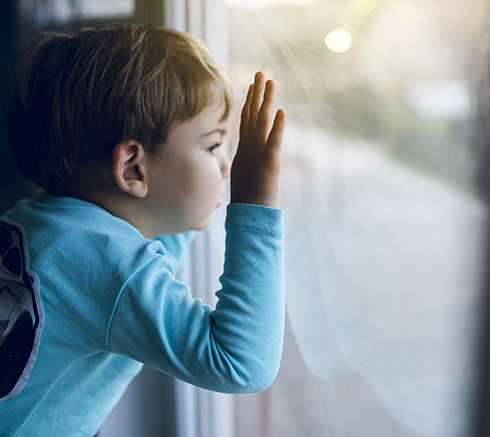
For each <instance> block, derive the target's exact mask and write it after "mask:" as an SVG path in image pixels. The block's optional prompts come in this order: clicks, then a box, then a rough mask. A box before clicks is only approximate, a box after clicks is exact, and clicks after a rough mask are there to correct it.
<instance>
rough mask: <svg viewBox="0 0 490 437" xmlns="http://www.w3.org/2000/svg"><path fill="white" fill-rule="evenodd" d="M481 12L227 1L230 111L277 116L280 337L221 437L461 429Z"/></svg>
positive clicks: (475, 289)
mask: <svg viewBox="0 0 490 437" xmlns="http://www.w3.org/2000/svg"><path fill="white" fill-rule="evenodd" d="M486 13H487V10H486V3H485V2H483V1H481V0H424V1H417V0H351V1H347V0H323V1H320V0H318V1H315V0H288V1H286V0H284V1H281V0H267V1H266V0H261V1H250V0H246V1H245V0H243V1H242V0H228V19H229V23H228V25H229V38H230V71H231V75H232V80H233V82H234V83H235V84H237V92H238V94H239V95H240V96H242V97H241V98H242V99H243V96H244V95H245V93H246V88H247V86H248V84H249V82H250V81H251V78H252V76H253V73H254V72H255V71H256V70H258V69H262V70H265V71H266V72H267V74H268V75H269V76H271V77H273V78H275V79H276V80H277V82H278V84H279V87H280V89H281V102H280V104H281V105H282V106H283V107H285V109H286V111H287V113H288V130H287V134H286V138H285V143H284V155H283V156H284V157H283V179H282V187H281V196H282V197H281V202H282V205H281V206H282V207H283V208H284V209H285V210H286V213H285V226H286V240H285V247H286V260H285V262H286V296H287V312H288V318H287V326H286V339H285V346H284V354H283V361H282V366H281V370H280V372H279V376H278V378H277V380H276V381H275V383H274V384H273V385H272V386H271V388H270V389H268V390H267V391H266V392H265V393H262V394H259V395H252V396H239V397H237V398H236V405H237V414H236V424H237V435H238V436H248V435H256V436H277V437H279V436H280V437H288V436H291V437H297V436H303V435H304V436H308V437H314V436H326V435H331V436H335V437H343V436H346V437H347V436H349V437H353V436H359V437H370V436H373V437H379V436H397V437H420V436H434V437H440V436H445V437H451V436H463V435H467V433H468V421H469V419H470V404H471V402H472V396H473V383H474V381H473V377H474V372H473V369H474V362H473V359H472V358H473V353H474V345H475V333H476V329H477V326H476V322H475V320H476V319H477V315H478V313H477V309H478V306H479V299H480V290H481V287H482V282H483V254H484V250H485V247H484V242H485V234H484V225H485V220H486V217H487V208H486V206H485V205H484V203H483V202H482V201H481V200H480V199H479V194H478V190H477V188H476V184H475V180H476V179H478V174H479V170H478V169H479V164H480V156H479V155H478V153H479V152H478V148H477V147H475V143H476V141H475V134H474V129H473V127H474V121H475V120H474V119H475V108H476V103H475V98H476V95H477V94H478V93H477V92H475V83H476V80H477V76H478V70H479V64H478V60H477V59H478V57H477V55H478V53H477V51H478V50H479V48H480V47H481V45H482V44H481V34H480V32H481V28H482V21H483V17H485V15H486Z"/></svg>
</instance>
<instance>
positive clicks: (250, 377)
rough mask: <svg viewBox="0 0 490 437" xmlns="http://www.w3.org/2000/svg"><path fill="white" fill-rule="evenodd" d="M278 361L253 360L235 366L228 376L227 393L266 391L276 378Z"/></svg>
mask: <svg viewBox="0 0 490 437" xmlns="http://www.w3.org/2000/svg"><path fill="white" fill-rule="evenodd" d="M279 361H280V360H279V359H278V357H274V358H272V359H267V360H258V359H255V360H248V362H246V363H244V364H243V365H241V366H239V365H237V366H235V368H234V371H233V373H232V375H230V376H231V378H230V383H231V384H230V387H229V393H233V394H247V393H258V392H261V391H264V390H266V389H267V388H269V387H270V386H271V384H272V383H273V382H274V380H275V379H276V377H277V373H278V372H279ZM227 391H228V390H227Z"/></svg>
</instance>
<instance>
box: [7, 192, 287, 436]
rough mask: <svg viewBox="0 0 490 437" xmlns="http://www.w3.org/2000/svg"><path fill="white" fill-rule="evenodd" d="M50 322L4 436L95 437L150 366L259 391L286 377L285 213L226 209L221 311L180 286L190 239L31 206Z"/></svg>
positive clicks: (59, 202)
mask: <svg viewBox="0 0 490 437" xmlns="http://www.w3.org/2000/svg"><path fill="white" fill-rule="evenodd" d="M7 217H8V218H9V219H11V220H14V221H16V222H19V223H21V224H22V225H23V226H24V227H25V229H26V232H27V247H28V252H29V261H30V269H31V270H32V271H33V272H34V273H36V274H37V275H38V277H39V283H40V287H39V288H40V294H41V299H42V305H43V308H44V314H45V321H44V328H43V331H42V334H41V340H40V344H39V351H38V355H37V358H36V361H35V363H34V366H33V369H32V373H31V375H30V376H29V379H28V381H27V383H26V385H25V387H24V388H23V390H22V391H21V392H20V394H18V395H17V396H16V397H14V398H12V399H8V400H6V401H4V402H0V435H2V436H3V435H5V436H10V435H19V436H20V435H26V436H32V435H49V436H58V435H59V436H67V435H70V436H79V435H80V436H82V435H93V434H95V432H96V431H97V429H98V428H99V426H100V425H101V423H102V422H103V421H104V419H105V418H106V416H107V415H108V414H109V413H110V411H111V410H112V409H113V407H114V406H115V404H116V403H117V401H118V400H119V398H120V397H121V396H122V394H123V393H124V391H125V389H126V387H127V386H128V384H129V383H130V382H131V380H132V379H133V378H134V377H135V376H136V375H137V373H138V372H139V371H140V370H141V367H142V364H141V363H143V364H146V365H149V366H151V367H154V368H156V369H159V370H161V371H163V372H166V373H168V374H170V375H173V376H175V377H177V378H179V379H182V380H184V381H186V382H189V383H191V384H194V385H197V386H199V387H203V388H205V389H209V390H215V391H221V392H227V393H247V392H255V391H261V390H263V389H265V388H266V387H267V386H268V385H270V384H271V382H272V381H273V379H274V378H275V375H276V373H277V371H278V367H279V362H280V356H281V349H282V335H283V323H284V290H283V288H284V287H283V250H282V212H281V211H280V210H276V209H271V208H266V207H261V206H256V205H246V204H231V205H229V206H228V210H227V219H226V223H225V227H226V232H227V236H226V252H225V265H224V272H223V275H222V276H221V278H220V282H221V285H222V288H221V290H219V291H218V292H217V296H218V298H219V300H218V303H217V304H216V307H215V309H212V308H211V307H209V306H207V305H204V304H203V303H202V301H201V300H200V299H194V298H193V297H192V295H191V291H190V290H189V289H188V288H187V286H186V285H185V284H183V283H182V282H180V281H178V280H176V279H175V276H174V265H173V264H175V263H177V262H178V260H179V258H180V256H181V253H182V251H183V249H184V247H185V246H186V244H185V239H186V237H185V236H183V235H178V236H163V237H159V238H157V239H155V240H148V239H145V238H144V237H143V236H142V235H141V234H140V232H139V231H138V230H137V229H135V228H134V227H133V226H131V225H130V224H128V223H127V222H125V221H123V220H121V219H119V218H117V217H114V216H113V215H111V214H110V213H108V212H107V211H105V210H103V209H102V208H99V207H97V206H95V205H92V204H90V203H87V202H83V201H81V200H77V199H73V198H55V197H49V196H41V198H39V199H37V200H35V201H23V202H21V203H19V204H18V205H17V206H16V207H15V208H14V209H13V210H11V211H10V212H9V213H8V214H7Z"/></svg>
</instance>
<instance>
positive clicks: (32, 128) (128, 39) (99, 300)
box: [0, 24, 285, 436]
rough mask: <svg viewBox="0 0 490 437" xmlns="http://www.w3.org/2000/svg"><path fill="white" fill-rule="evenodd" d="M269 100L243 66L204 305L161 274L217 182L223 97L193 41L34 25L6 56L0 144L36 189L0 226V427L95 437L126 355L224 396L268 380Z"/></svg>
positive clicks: (275, 314) (272, 192) (114, 397)
mask: <svg viewBox="0 0 490 437" xmlns="http://www.w3.org/2000/svg"><path fill="white" fill-rule="evenodd" d="M275 93H276V90H275V84H274V83H273V82H272V81H267V82H265V80H264V76H263V74H262V73H260V72H259V73H257V74H256V76H255V80H254V84H253V85H251V87H250V89H249V92H248V95H247V99H246V103H245V105H244V107H243V111H242V116H241V126H240V142H239V147H238V151H237V155H236V157H235V159H234V162H233V166H232V169H231V203H230V205H229V206H228V210H227V220H226V225H225V226H226V230H227V237H226V255H225V265H224V273H223V275H222V276H221V278H220V282H221V285H222V289H221V290H220V291H218V292H217V296H218V298H219V301H218V303H217V305H216V308H215V309H214V310H211V308H209V307H208V306H206V305H204V306H203V304H202V302H201V301H200V300H199V299H193V298H192V297H191V292H190V291H189V290H188V288H187V287H186V286H185V285H184V284H182V283H181V282H179V281H177V280H176V279H175V277H174V271H175V269H176V267H177V266H178V263H179V258H180V255H181V253H182V251H183V249H184V247H185V245H186V241H187V239H188V236H187V234H182V233H184V232H187V231H190V230H194V229H205V228H206V227H207V226H208V225H209V222H210V219H211V215H212V213H213V211H214V209H215V208H216V207H217V205H218V203H219V198H220V197H221V195H222V193H223V188H222V182H223V179H225V178H227V177H228V176H229V168H228V167H229V163H228V161H227V158H226V157H225V155H224V154H223V151H222V150H221V148H220V144H221V143H222V141H223V137H224V136H225V134H226V129H227V127H226V122H227V118H228V113H229V111H230V108H231V104H232V103H231V91H230V86H229V84H228V81H227V79H226V78H225V76H224V75H223V73H222V72H221V70H220V69H219V67H218V66H217V64H216V62H215V61H214V60H213V59H212V57H211V56H210V54H209V53H208V51H207V50H206V49H205V48H204V47H203V46H202V44H200V43H199V42H198V41H196V40H195V39H194V38H191V37H190V36H188V35H184V34H181V33H178V32H175V31H171V30H166V29H161V28H151V27H139V26H134V25H130V24H124V25H121V24H119V25H112V26H107V27H102V28H98V29H85V30H82V31H80V32H78V33H77V34H74V35H60V34H48V35H47V36H44V38H42V39H41V40H40V41H39V42H37V43H36V44H34V46H33V47H31V48H30V49H29V50H28V51H27V52H26V53H25V54H24V55H23V56H22V57H21V64H20V68H19V72H18V75H17V88H16V91H15V93H14V96H13V104H12V111H11V117H10V122H9V129H10V136H11V144H12V148H13V153H14V155H15V157H16V161H17V163H18V165H19V168H20V170H21V171H22V172H23V173H24V174H25V175H26V176H27V177H29V178H31V179H33V180H34V181H35V182H36V183H37V184H38V185H40V186H41V187H42V188H44V189H45V190H46V192H47V193H45V194H43V195H41V196H40V197H39V198H38V199H36V200H33V201H22V202H20V203H19V204H18V205H17V206H16V207H14V208H13V209H12V210H11V211H10V212H8V213H7V214H6V216H5V217H3V218H2V221H1V222H0V224H1V226H0V229H1V231H0V260H1V261H2V267H1V270H0V281H3V282H2V284H3V288H1V290H2V291H1V294H0V335H2V338H1V340H0V341H2V342H3V343H2V344H0V348H1V349H3V352H1V353H2V354H3V355H0V358H2V357H3V361H2V362H1V363H0V369H3V370H2V373H1V374H0V375H1V382H0V389H1V392H0V396H1V398H2V400H3V402H0V435H29V436H32V435H50V436H54V435H63V436H66V435H70V436H77V435H93V434H94V433H95V432H96V431H97V429H98V428H99V426H100V425H101V423H102V422H103V421H104V419H105V417H106V416H107V415H108V414H109V413H110V411H111V410H112V408H113V407H114V406H115V404H116V403H117V401H118V399H119V398H120V396H121V395H122V393H123V392H124V391H125V389H126V387H127V385H128V384H129V382H130V381H131V380H132V379H133V378H134V376H135V375H136V374H137V373H138V372H139V371H140V369H141V367H142V364H141V363H143V364H146V365H149V366H152V367H154V368H156V369H159V370H161V371H164V372H166V373H169V374H171V375H173V376H175V377H177V378H180V379H182V380H184V381H187V382H189V383H191V384H195V385H198V386H200V387H203V388H206V389H210V390H217V391H222V392H228V393H246V392H253V391H260V390H263V389H265V388H266V387H267V386H268V385H269V384H270V383H271V382H272V381H273V379H274V377H275V375H276V372H277V369H278V366H279V359H280V355H281V347H282V331H283V318H284V302H283V300H284V299H283V283H282V274H283V272H282V224H281V220H282V215H281V211H280V210H277V209H276V206H277V190H278V177H279V170H280V147H281V141H282V136H283V130H284V124H285V114H284V112H283V111H282V110H279V111H277V113H276V115H275V116H274V112H275V109H274V106H275ZM0 287H2V285H0ZM19 326H20V327H21V329H17V328H18V327H19ZM12 339H13V340H12Z"/></svg>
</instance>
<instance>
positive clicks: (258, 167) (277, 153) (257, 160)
mask: <svg viewBox="0 0 490 437" xmlns="http://www.w3.org/2000/svg"><path fill="white" fill-rule="evenodd" d="M275 107H276V84H275V82H274V81H272V80H268V81H267V82H266V81H265V77H264V74H263V73H262V72H260V71H259V72H258V73H256V75H255V80H254V83H253V84H252V85H250V88H249V90H248V94H247V100H246V102H245V104H244V106H243V110H242V115H241V122H240V140H239V143H238V150H237V153H236V156H235V158H234V160H233V165H232V167H231V202H232V203H234V202H235V203H254V204H256V205H263V206H268V207H271V208H276V207H277V202H278V194H279V174H280V171H281V143H282V139H283V135H284V127H285V125H286V114H285V112H284V110H282V109H279V110H278V111H277V112H276V109H275Z"/></svg>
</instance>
